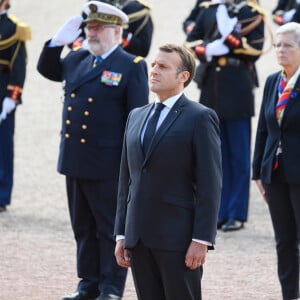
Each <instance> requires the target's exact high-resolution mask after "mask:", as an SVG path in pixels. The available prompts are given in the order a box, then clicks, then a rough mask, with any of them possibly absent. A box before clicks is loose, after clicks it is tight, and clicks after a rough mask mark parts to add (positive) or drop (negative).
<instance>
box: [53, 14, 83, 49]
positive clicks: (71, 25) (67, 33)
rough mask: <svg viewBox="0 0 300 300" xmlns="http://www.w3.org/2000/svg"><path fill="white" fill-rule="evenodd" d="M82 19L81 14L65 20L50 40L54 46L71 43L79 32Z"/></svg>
mask: <svg viewBox="0 0 300 300" xmlns="http://www.w3.org/2000/svg"><path fill="white" fill-rule="evenodd" d="M82 21H83V18H82V17H81V16H75V17H72V18H70V19H69V20H67V21H66V23H65V24H64V25H63V26H62V27H61V28H60V29H59V30H58V31H57V33H56V34H55V36H54V37H53V38H52V40H51V42H52V43H53V44H54V45H56V46H64V45H68V44H71V43H72V42H73V41H74V40H75V39H76V38H77V37H78V36H79V34H80V33H81V31H82V30H81V28H79V27H80V25H81V23H82Z"/></svg>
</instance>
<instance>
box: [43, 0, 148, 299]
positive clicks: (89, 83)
mask: <svg viewBox="0 0 300 300" xmlns="http://www.w3.org/2000/svg"><path fill="white" fill-rule="evenodd" d="M84 12H85V13H86V15H87V17H86V19H85V23H86V26H85V30H86V36H87V49H85V48H79V49H77V50H76V51H74V50H71V51H69V53H68V54H67V55H66V56H65V57H61V53H62V51H63V46H64V45H69V44H70V43H72V42H73V41H74V40H75V39H76V38H77V37H78V35H79V34H80V26H81V23H82V21H83V19H82V17H81V16H75V17H72V18H71V19H69V20H68V21H67V22H66V23H65V25H64V26H63V27H61V29H60V30H59V31H58V32H57V33H56V35H55V36H54V37H53V38H52V39H51V41H48V42H46V44H45V46H44V48H43V51H42V53H41V56H40V58H39V62H38V70H39V72H40V73H41V74H42V75H43V76H45V77H46V78H48V79H50V80H54V81H62V82H64V95H65V98H64V105H63V113H62V129H61V143H60V152H59V160H58V171H59V172H60V173H61V174H64V175H65V176H66V188H67V196H68V204H69V211H70V218H71V224H72V229H73V232H74V236H75V239H76V244H77V273H78V277H79V278H80V281H79V284H78V287H77V290H76V291H75V293H73V294H70V295H68V296H65V297H63V300H94V299H96V298H97V300H112V299H115V300H116V299H121V297H122V294H123V291H124V286H125V279H126V273H127V272H126V269H123V268H121V267H119V266H118V265H117V263H116V260H115V257H114V249H115V244H116V242H115V238H114V236H113V228H114V221H115V211H116V201H117V188H118V177H119V166H120V159H121V150H122V142H123V135H124V129H125V124H126V120H127V116H128V114H129V112H130V111H131V110H132V109H133V108H135V107H138V106H142V105H144V104H147V103H148V96H149V95H148V94H149V89H148V71H147V65H146V62H145V61H144V60H143V58H142V57H137V56H134V55H131V54H129V53H127V52H126V51H124V50H123V49H122V47H121V46H120V45H119V41H120V39H121V34H122V29H121V27H122V25H123V24H124V23H126V22H127V21H128V17H127V15H126V14H124V13H123V12H122V11H121V10H120V9H118V8H116V7H115V6H112V5H109V4H107V3H102V2H99V1H90V2H88V3H86V4H85V5H84Z"/></svg>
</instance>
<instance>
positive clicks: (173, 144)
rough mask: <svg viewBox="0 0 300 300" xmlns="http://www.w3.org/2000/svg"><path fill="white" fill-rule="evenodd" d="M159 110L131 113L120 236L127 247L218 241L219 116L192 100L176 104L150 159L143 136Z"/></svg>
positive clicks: (120, 204)
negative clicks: (146, 123)
mask: <svg viewBox="0 0 300 300" xmlns="http://www.w3.org/2000/svg"><path fill="white" fill-rule="evenodd" d="M152 107H153V104H149V105H147V106H144V107H142V108H137V109H134V110H133V111H132V113H131V114H130V115H129V118H128V122H127V126H126V132H125V137H124V145H123V152H122V160H121V168H120V180H119V193H118V206H117V215H116V222H115V234H116V235H119V234H120V235H125V247H126V248H132V247H134V246H135V245H136V244H137V242H138V241H139V240H141V241H142V242H143V243H144V245H145V246H146V247H149V248H155V249H161V250H167V251H168V250H170V251H186V250H187V248H188V246H189V244H190V242H191V240H192V238H196V239H200V240H204V241H209V242H211V243H212V244H214V242H215V236H216V224H217V217H218V210H219V203H220V191H221V177H222V176H221V153H220V139H219V126H218V124H219V123H218V118H217V115H216V113H215V112H214V111H213V110H211V109H209V108H206V107H205V106H203V105H201V104H199V103H196V102H194V101H190V100H188V99H187V98H186V97H185V96H184V95H183V96H182V97H181V98H180V99H179V100H178V101H177V102H176V103H175V104H174V106H173V108H172V109H171V110H170V112H169V113H168V115H167V116H166V119H165V120H164V121H163V123H162V124H161V126H160V127H159V129H158V131H157V133H156V135H155V138H154V140H153V143H152V144H151V145H150V147H149V151H148V153H147V154H146V156H144V154H143V150H142V144H141V138H140V137H141V132H142V129H143V126H144V123H145V121H146V119H147V117H148V115H149V113H150V111H151V109H152Z"/></svg>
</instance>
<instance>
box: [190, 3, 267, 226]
mask: <svg viewBox="0 0 300 300" xmlns="http://www.w3.org/2000/svg"><path fill="white" fill-rule="evenodd" d="M201 6H202V7H203V8H202V9H201V11H200V13H199V15H198V17H197V20H196V24H195V27H194V28H193V30H192V32H191V33H190V34H189V35H188V36H187V46H188V47H190V48H191V49H193V51H194V52H195V54H196V56H197V57H198V59H199V60H200V66H201V68H200V70H201V71H202V73H201V72H199V73H198V76H196V80H197V83H198V86H199V88H200V89H201V95H200V102H201V103H203V104H204V105H206V106H208V107H211V108H213V109H214V110H215V111H216V112H217V114H218V116H219V118H220V129H221V141H222V163H223V188H222V199H221V207H220V213H219V223H218V226H219V228H221V227H222V229H223V230H224V231H229V230H238V229H241V228H242V227H243V223H244V222H245V221H246V220H247V213H248V202H249V186H250V141H251V140H250V139H251V117H252V116H253V115H254V94H253V88H254V87H255V86H257V85H258V82H257V77H256V72H255V65H254V63H255V61H256V60H257V59H258V58H259V57H260V55H261V54H262V48H263V44H264V12H263V10H262V9H261V8H260V7H259V6H258V4H257V3H256V1H254V0H252V1H250V0H249V1H246V0H229V1H220V0H219V1H216V0H213V1H211V2H203V3H202V4H201ZM198 71H199V70H198Z"/></svg>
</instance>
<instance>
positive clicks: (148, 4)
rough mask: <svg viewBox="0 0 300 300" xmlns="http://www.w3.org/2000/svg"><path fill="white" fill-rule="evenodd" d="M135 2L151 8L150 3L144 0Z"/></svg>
mask: <svg viewBox="0 0 300 300" xmlns="http://www.w3.org/2000/svg"><path fill="white" fill-rule="evenodd" d="M137 2H139V3H141V4H142V5H144V6H146V7H147V8H149V9H151V8H152V5H151V4H150V3H148V2H147V1H144V0H137Z"/></svg>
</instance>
